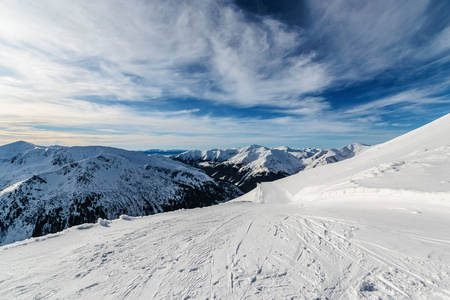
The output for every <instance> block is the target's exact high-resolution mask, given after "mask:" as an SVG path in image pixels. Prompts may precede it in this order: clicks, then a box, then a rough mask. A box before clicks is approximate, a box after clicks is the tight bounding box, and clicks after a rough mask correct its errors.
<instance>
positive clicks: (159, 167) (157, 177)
mask: <svg viewBox="0 0 450 300" xmlns="http://www.w3.org/2000/svg"><path fill="white" fill-rule="evenodd" d="M237 195H239V190H238V189H237V188H236V187H234V186H232V185H231V184H227V183H224V182H220V183H219V182H216V181H215V180H213V179H212V178H210V177H209V176H208V175H206V174H205V173H203V172H201V171H199V170H197V169H194V168H192V167H189V166H187V165H184V164H182V163H180V162H176V161H174V160H172V159H169V158H166V157H164V156H161V155H157V154H155V155H152V156H148V155H146V154H144V153H140V152H135V151H126V150H121V149H115V148H108V147H60V146H52V147H41V146H35V145H33V144H30V143H26V142H17V143H13V144H9V145H5V146H2V147H0V244H4V243H10V242H14V241H17V240H21V239H25V238H29V237H31V236H40V235H44V234H47V233H53V232H57V231H60V230H62V229H64V228H67V227H70V226H72V225H77V224H81V223H85V222H95V221H96V220H97V218H99V217H102V218H107V219H114V218H118V217H119V215H120V214H123V213H126V214H128V215H132V216H142V215H148V214H152V213H158V212H162V211H168V210H173V209H179V208H183V207H184V208H188V207H197V206H205V205H211V204H213V203H216V202H220V201H224V200H229V199H232V198H233V197H236V196H237Z"/></svg>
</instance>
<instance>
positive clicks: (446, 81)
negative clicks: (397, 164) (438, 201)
mask: <svg viewBox="0 0 450 300" xmlns="http://www.w3.org/2000/svg"><path fill="white" fill-rule="evenodd" d="M449 11H450V2H448V1H439V0H433V1H426V0H420V1H415V0H409V1H400V0H397V1H391V0H379V1H361V0H347V1H344V0H333V1H331V0H329V1H326V0H310V1H301V0H297V1H293V0H289V1H286V0H285V1H269V0H247V1H246V0H236V1H232V0H222V1H212V0H208V1H204V0H196V1H180V0H177V1H172V0H165V1H162V0H152V1H144V0H130V1H114V0H110V1H83V0H82V1H69V0H60V1H45V0H44V1H20V2H18V1H12V0H5V1H2V9H1V10H0V144H6V143H9V142H13V141H17V140H27V141H30V142H33V143H36V144H43V145H50V144H62V145H92V144H96V145H99V144H100V145H109V146H116V147H121V148H126V149H148V148H166V149H167V148H184V149H209V148H226V147H234V146H243V145H249V144H261V145H266V146H280V145H288V146H291V147H322V148H331V147H340V146H343V145H346V144H349V143H352V142H361V143H366V144H376V143H380V142H384V141H386V140H388V139H391V138H393V137H396V136H398V135H400V134H403V133H405V132H407V131H410V130H412V129H414V128H417V127H419V126H421V125H424V124H426V123H428V122H430V121H432V120H434V119H436V118H438V117H441V116H443V115H445V114H446V113H449V112H450V93H449V92H450V16H449V14H448V12H449Z"/></svg>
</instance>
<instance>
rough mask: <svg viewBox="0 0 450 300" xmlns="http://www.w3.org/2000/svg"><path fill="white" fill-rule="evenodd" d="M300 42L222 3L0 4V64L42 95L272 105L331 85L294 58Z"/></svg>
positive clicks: (314, 67)
mask: <svg viewBox="0 0 450 300" xmlns="http://www.w3.org/2000/svg"><path fill="white" fill-rule="evenodd" d="M300 44H301V39H300V36H299V35H298V33H295V32H292V31H289V30H288V28H287V27H286V26H285V25H283V24H282V23H280V22H277V21H274V20H270V19H266V20H261V21H258V22H256V21H248V20H247V19H246V18H245V16H244V15H243V14H242V12H240V11H239V10H238V9H237V8H236V7H235V6H233V5H231V4H230V3H227V2H215V1H206V0H201V1H191V2H181V1H157V0H155V1H141V0H133V1H126V2H123V1H97V2H92V1H39V3H36V2H32V1H25V2H21V3H18V2H15V1H6V2H5V3H3V5H2V10H1V11H0V65H1V66H3V67H6V68H8V69H10V70H12V71H13V72H14V73H15V74H16V77H15V79H17V80H20V81H21V82H23V85H22V86H20V87H21V88H22V89H23V90H26V91H30V90H32V91H36V92H39V93H40V95H41V96H42V97H41V98H49V97H60V98H63V97H78V96H85V95H98V96H109V97H115V98H117V99H121V100H128V99H132V100H137V99H143V98H148V97H150V98H158V97H166V96H191V97H197V98H208V99H209V98H211V99H209V100H214V101H224V102H228V103H233V104H235V105H238V106H252V105H258V104H267V105H275V106H278V104H279V103H282V101H283V100H284V99H286V98H289V97H292V95H293V94H294V95H296V94H302V93H306V92H314V91H317V90H319V89H321V88H323V87H324V86H326V85H327V84H328V83H329V82H330V80H329V78H327V74H326V69H325V67H324V66H322V65H320V64H318V63H315V62H313V61H312V60H311V58H310V57H305V56H295V55H294V54H293V50H294V49H295V48H296V47H298V46H299V45H300ZM194 69H200V70H199V71H198V72H196V71H195V70H194ZM130 75H131V76H130ZM136 78H138V79H139V80H137V81H136V80H134V79H136ZM138 81H141V82H138ZM2 84H3V85H7V84H8V83H7V82H5V81H3V82H2ZM218 90H220V91H221V92H217V91H218ZM15 92H16V94H19V93H18V92H19V91H17V90H16V91H15ZM24 92H25V91H24ZM280 101H281V102H280Z"/></svg>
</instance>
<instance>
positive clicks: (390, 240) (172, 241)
mask: <svg viewBox="0 0 450 300" xmlns="http://www.w3.org/2000/svg"><path fill="white" fill-rule="evenodd" d="M449 170H450V115H447V116H445V117H443V118H441V119H439V120H437V121H435V122H433V123H431V124H429V125H427V126H424V127H423V128H420V129H418V130H416V131H413V132H411V133H409V134H407V135H404V136H402V137H399V138H397V139H394V140H392V141H390V142H387V143H385V144H382V145H378V146H375V147H374V148H372V149H369V150H367V151H365V152H364V153H362V154H360V155H358V156H355V157H354V158H351V159H348V160H345V161H342V162H338V163H336V164H330V165H326V166H323V167H320V168H315V169H310V170H306V171H304V172H301V173H299V174H296V175H293V176H291V177H288V178H284V179H282V180H279V181H276V182H274V183H263V184H261V185H260V186H259V187H258V188H257V189H255V190H254V191H252V192H251V193H248V194H246V195H244V196H242V197H240V198H238V199H236V200H234V201H231V202H228V203H223V204H220V205H217V206H212V207H207V208H202V209H200V208H198V209H192V210H182V211H176V212H169V213H163V214H158V215H154V216H149V217H138V218H130V217H127V216H122V217H121V218H120V219H119V220H115V221H112V222H109V221H105V220H101V219H100V220H99V221H98V223H97V224H95V225H94V224H89V225H80V226H76V227H73V228H70V229H68V230H65V231H63V232H60V233H57V234H54V235H48V236H45V237H41V238H34V239H29V240H26V241H22V242H18V243H15V244H10V245H6V246H3V247H0V268H1V270H2V272H0V294H1V295H2V296H3V297H4V298H5V299H33V298H45V299H97V298H99V299H188V298H193V299H206V298H208V299H449V298H450V234H449V228H450V173H449Z"/></svg>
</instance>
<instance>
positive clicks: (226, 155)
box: [172, 144, 369, 192]
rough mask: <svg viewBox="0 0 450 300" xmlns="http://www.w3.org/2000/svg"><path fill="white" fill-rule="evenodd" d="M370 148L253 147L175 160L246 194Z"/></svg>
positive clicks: (195, 153)
mask: <svg viewBox="0 0 450 300" xmlns="http://www.w3.org/2000/svg"><path fill="white" fill-rule="evenodd" d="M368 148H369V146H367V145H363V144H351V145H348V146H345V147H342V148H339V149H328V150H323V149H317V148H301V149H293V148H289V147H286V146H283V147H278V148H267V147H263V146H258V145H252V146H247V147H240V148H231V149H223V150H218V149H214V150H208V151H201V150H191V151H187V152H184V153H181V154H178V155H175V156H172V158H173V159H175V160H179V161H181V162H184V163H186V164H189V165H191V166H194V167H196V168H199V169H201V170H203V171H205V172H206V173H207V174H208V175H209V176H211V177H213V178H216V179H220V180H225V181H228V182H231V183H233V184H235V185H236V186H237V187H239V188H240V189H241V190H242V191H243V192H248V191H250V190H252V189H254V188H255V187H256V184H257V183H260V182H268V181H273V180H276V179H280V178H284V177H286V176H290V175H293V174H296V173H298V172H300V171H303V170H307V169H311V168H315V167H318V166H322V165H326V164H330V163H335V162H338V161H342V160H345V159H348V158H351V157H353V156H355V155H357V154H358V153H361V152H363V151H364V150H366V149H368Z"/></svg>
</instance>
